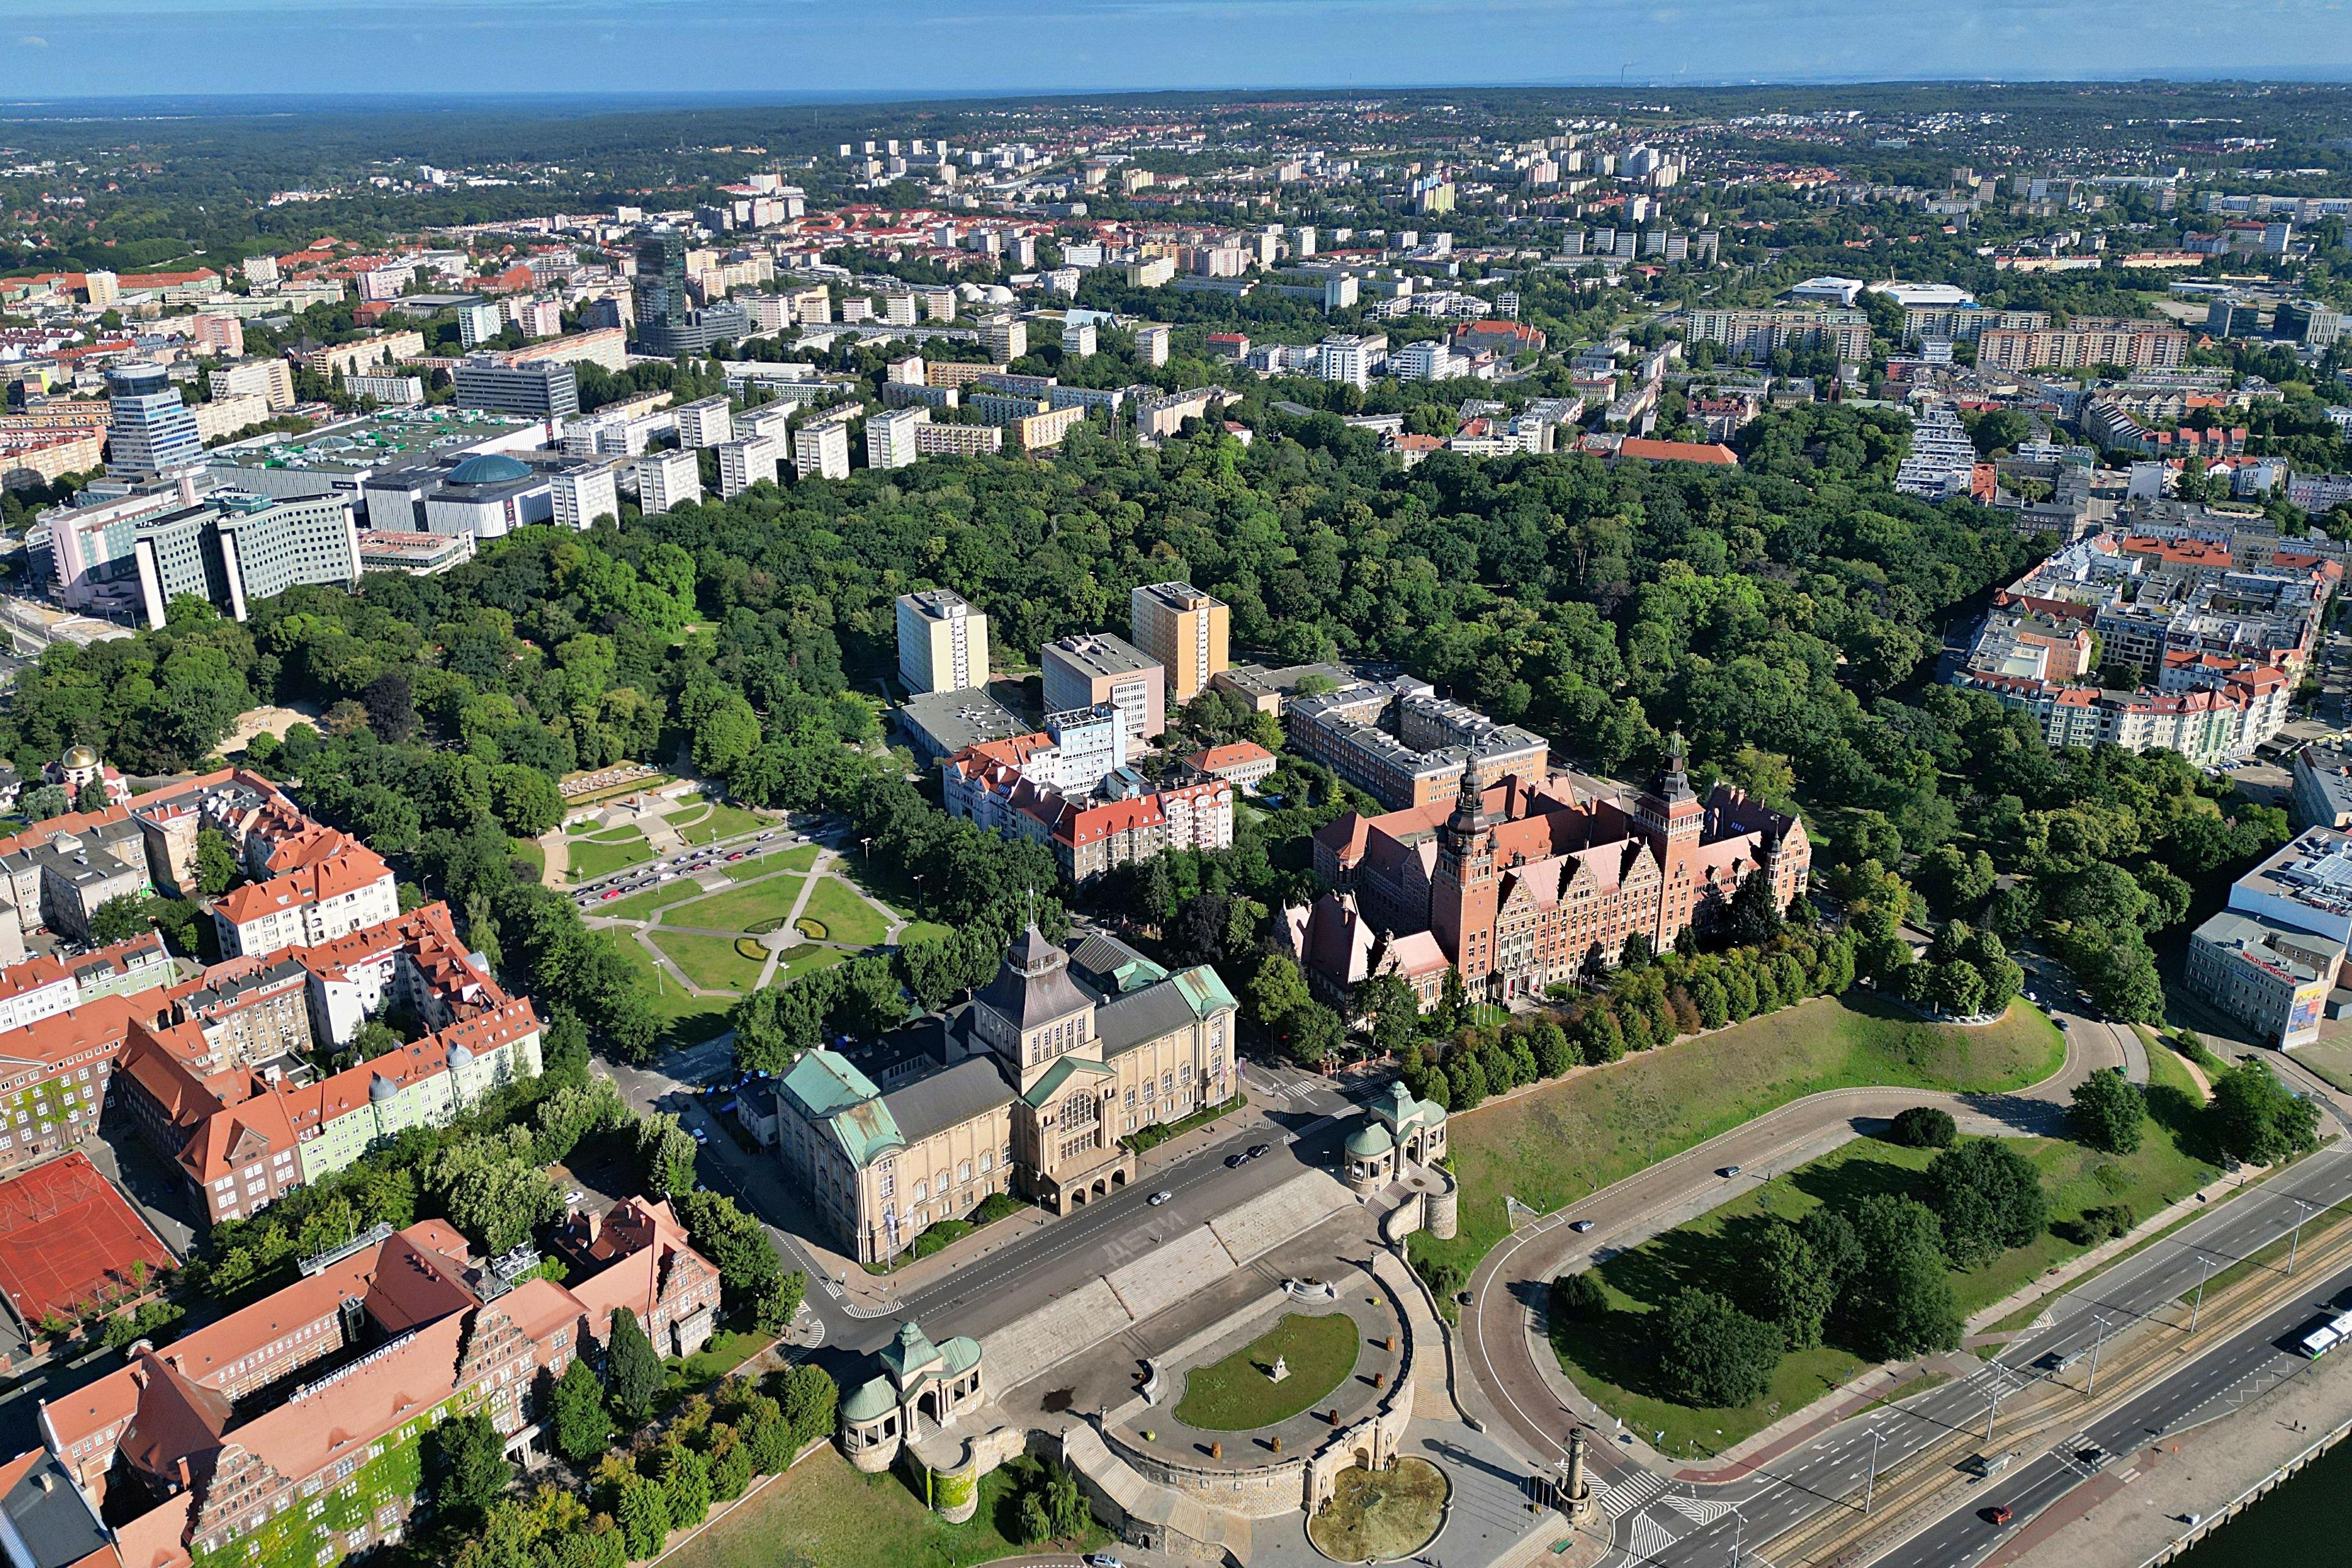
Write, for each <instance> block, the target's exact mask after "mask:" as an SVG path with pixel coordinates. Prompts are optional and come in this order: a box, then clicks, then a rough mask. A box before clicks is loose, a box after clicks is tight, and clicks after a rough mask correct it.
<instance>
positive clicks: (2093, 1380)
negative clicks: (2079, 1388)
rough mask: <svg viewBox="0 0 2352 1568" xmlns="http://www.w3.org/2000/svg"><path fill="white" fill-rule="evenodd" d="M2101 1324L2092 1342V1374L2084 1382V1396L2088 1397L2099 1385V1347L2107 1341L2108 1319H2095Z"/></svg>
mask: <svg viewBox="0 0 2352 1568" xmlns="http://www.w3.org/2000/svg"><path fill="white" fill-rule="evenodd" d="M2094 1321H2096V1322H2097V1323H2098V1325H2099V1334H2098V1337H2097V1338H2096V1339H2095V1340H2093V1341H2092V1342H2091V1375H2090V1377H2089V1378H2088V1379H2087V1380H2086V1381H2085V1382H2084V1384H2083V1397H2084V1398H2085V1399H2088V1398H2090V1397H2091V1394H2092V1393H2093V1391H2094V1390H2095V1389H2096V1388H2097V1387H2098V1386H2099V1347H2100V1346H2101V1345H2103V1344H2105V1343H2106V1342H2107V1320H2106V1319H2105V1318H2104V1317H2102V1318H2098V1319H2095V1320H2094Z"/></svg>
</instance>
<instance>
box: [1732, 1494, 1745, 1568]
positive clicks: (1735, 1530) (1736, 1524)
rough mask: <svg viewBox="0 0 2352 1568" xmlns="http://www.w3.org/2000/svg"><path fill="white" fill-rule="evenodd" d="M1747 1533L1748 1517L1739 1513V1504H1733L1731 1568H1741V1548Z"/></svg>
mask: <svg viewBox="0 0 2352 1568" xmlns="http://www.w3.org/2000/svg"><path fill="white" fill-rule="evenodd" d="M1747 1533H1748V1516H1747V1515H1746V1514H1744V1513H1742V1512H1740V1511H1739V1505H1738V1503H1733V1504H1732V1505H1731V1568H1739V1546H1740V1542H1741V1541H1742V1540H1743V1539H1744V1538H1745V1537H1746V1535H1747Z"/></svg>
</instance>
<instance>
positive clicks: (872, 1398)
mask: <svg viewBox="0 0 2352 1568" xmlns="http://www.w3.org/2000/svg"><path fill="white" fill-rule="evenodd" d="M897 1408H898V1394H897V1392H896V1391H895V1390H893V1389H892V1388H891V1386H890V1380H889V1379H888V1378H887V1377H876V1378H869V1379H867V1380H866V1384H865V1385H864V1386H863V1387H861V1388H859V1389H858V1390H857V1392H856V1393H855V1394H851V1395H850V1396H849V1397H848V1398H846V1399H845V1400H843V1401H842V1402H841V1415H842V1418H843V1419H844V1420H847V1421H872V1420H875V1419H877V1418H878V1417H880V1416H884V1415H888V1414H889V1413H890V1412H891V1411H893V1410H896V1409H897Z"/></svg>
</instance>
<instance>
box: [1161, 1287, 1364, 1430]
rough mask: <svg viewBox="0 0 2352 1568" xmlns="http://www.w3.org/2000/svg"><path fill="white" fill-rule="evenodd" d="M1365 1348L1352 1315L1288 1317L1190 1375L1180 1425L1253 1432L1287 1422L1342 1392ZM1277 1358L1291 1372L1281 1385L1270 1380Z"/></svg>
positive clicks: (1180, 1408) (1178, 1409)
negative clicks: (1315, 1404)
mask: <svg viewBox="0 0 2352 1568" xmlns="http://www.w3.org/2000/svg"><path fill="white" fill-rule="evenodd" d="M1362 1349H1363V1335H1362V1332H1361V1331H1360V1330H1359V1329H1358V1328H1357V1327H1356V1320H1355V1319H1353V1318H1351V1317H1349V1315H1348V1314H1347V1313H1345V1312H1324V1313H1321V1314H1318V1315H1317V1316H1313V1317H1309V1316H1307V1314H1305V1313H1302V1312H1287V1313H1285V1314H1284V1315H1283V1319H1282V1321H1280V1322H1278V1323H1276V1325H1275V1326H1274V1327H1273V1328H1271V1329H1268V1330H1267V1331H1265V1333H1263V1334H1260V1335H1259V1336H1258V1337H1257V1338H1256V1339H1255V1340H1252V1341H1251V1342H1249V1343H1248V1344H1245V1345H1244V1346H1243V1347H1242V1348H1241V1349H1239V1350H1237V1351H1235V1352H1234V1353H1233V1354H1231V1355H1229V1356H1227V1357H1225V1358H1224V1359H1223V1361H1217V1362H1212V1363H1210V1364H1209V1365H1207V1366H1196V1367H1194V1368H1193V1369H1192V1371H1191V1372H1189V1373H1185V1374H1184V1397H1183V1398H1181V1399H1180V1400H1178V1401H1177V1402H1176V1411H1175V1415H1176V1419H1177V1420H1179V1421H1181V1422H1183V1423H1184V1424H1185V1425H1186V1426H1194V1427H1198V1428H1199V1429H1200V1430H1202V1431H1203V1432H1253V1431H1255V1430H1256V1429H1257V1428H1259V1427H1261V1426H1273V1425H1274V1424H1275V1423H1276V1422H1277V1421H1287V1420H1288V1419H1290V1417H1292V1416H1293V1415H1297V1414H1298V1413H1299V1412H1300V1411H1302V1410H1305V1409H1307V1408H1308V1407H1309V1406H1311V1405H1314V1403H1315V1402H1316V1401H1317V1400H1318V1399H1321V1398H1323V1397H1324V1396H1325V1395H1327V1394H1329V1393H1330V1392H1331V1391H1332V1390H1333V1389H1335V1388H1337V1387H1339V1384H1341V1383H1342V1382H1344V1381H1345V1380H1346V1378H1347V1376H1348V1374H1349V1373H1351V1372H1353V1371H1355V1370H1356V1356H1357V1354H1358V1352H1360V1351H1361V1350H1362ZM1277 1356H1279V1357H1280V1358H1282V1363H1283V1366H1284V1369H1285V1370H1286V1371H1287V1372H1288V1373H1289V1374H1290V1375H1289V1376H1287V1377H1286V1378H1284V1379H1283V1380H1282V1381H1281V1382H1280V1383H1276V1382H1275V1381H1274V1379H1273V1378H1271V1377H1269V1376H1267V1375H1266V1373H1267V1371H1268V1369H1270V1368H1271V1367H1272V1366H1273V1365H1274V1363H1275V1359H1276V1357H1277Z"/></svg>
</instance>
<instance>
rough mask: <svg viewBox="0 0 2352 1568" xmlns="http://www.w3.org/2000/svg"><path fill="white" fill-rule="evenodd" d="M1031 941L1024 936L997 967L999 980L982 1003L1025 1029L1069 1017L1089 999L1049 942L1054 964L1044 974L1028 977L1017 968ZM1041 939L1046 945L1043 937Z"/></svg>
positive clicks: (984, 992) (985, 991)
mask: <svg viewBox="0 0 2352 1568" xmlns="http://www.w3.org/2000/svg"><path fill="white" fill-rule="evenodd" d="M1027 940H1028V939H1027V938H1025V937H1024V939H1023V941H1022V942H1021V943H1017V944H1015V946H1014V947H1013V952H1011V953H1009V954H1007V955H1006V958H1005V961H1004V963H1003V964H1001V965H999V966H998V968H997V971H996V978H995V979H993V980H992V981H990V982H989V983H988V988H987V989H986V990H984V991H982V993H981V994H980V997H979V1000H981V1001H982V1002H985V1003H987V1004H988V1005H990V1006H992V1007H993V1008H995V1009H996V1010H997V1011H998V1012H999V1013H1002V1014H1003V1015H1004V1016H1006V1017H1008V1018H1010V1019H1012V1020H1013V1024H1014V1026H1016V1027H1019V1028H1024V1029H1027V1028H1032V1027H1034V1026H1037V1025H1039V1024H1045V1023H1050V1022H1051V1021H1052V1020H1054V1019H1055V1018H1066V1017H1068V1016H1070V1015H1071V1014H1073V1013H1076V1012H1079V1011H1082V1010H1083V1009H1085V1008H1086V1007H1087V1005H1088V1003H1089V998H1088V997H1087V994H1086V993H1085V992H1084V991H1081V990H1079V989H1078V986H1077V984H1076V982H1075V981H1073V980H1072V979H1071V978H1070V970H1069V965H1068V964H1066V963H1062V962H1060V960H1061V956H1062V955H1061V953H1060V952H1059V951H1058V950H1055V948H1054V946H1053V944H1052V943H1051V942H1045V938H1043V937H1039V938H1038V939H1037V940H1038V941H1039V942H1045V947H1046V950H1047V952H1052V954H1053V958H1054V962H1053V963H1050V964H1049V965H1048V966H1047V967H1046V968H1045V970H1044V971H1043V972H1042V973H1036V974H1024V973H1021V971H1020V970H1019V969H1018V968H1016V967H1014V966H1015V965H1016V964H1017V963H1020V962H1021V955H1022V952H1023V948H1024V946H1025V944H1026V942H1027Z"/></svg>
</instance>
